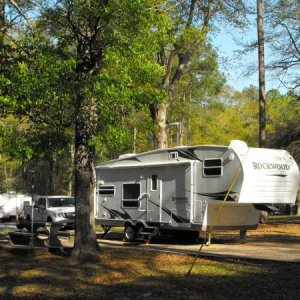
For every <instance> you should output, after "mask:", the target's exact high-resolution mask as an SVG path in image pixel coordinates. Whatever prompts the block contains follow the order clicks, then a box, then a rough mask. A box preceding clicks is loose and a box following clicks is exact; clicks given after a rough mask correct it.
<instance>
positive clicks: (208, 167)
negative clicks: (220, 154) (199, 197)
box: [203, 158, 223, 177]
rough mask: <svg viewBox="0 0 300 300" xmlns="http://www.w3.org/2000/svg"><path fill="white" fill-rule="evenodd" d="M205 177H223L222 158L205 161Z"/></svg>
mask: <svg viewBox="0 0 300 300" xmlns="http://www.w3.org/2000/svg"><path fill="white" fill-rule="evenodd" d="M203 175H204V176H205V177H210V176H222V175H223V164H222V159H221V158H209V159H206V160H204V164H203Z"/></svg>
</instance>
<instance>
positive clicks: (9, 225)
mask: <svg viewBox="0 0 300 300" xmlns="http://www.w3.org/2000/svg"><path fill="white" fill-rule="evenodd" d="M5 229H12V230H15V229H17V227H16V223H0V230H5Z"/></svg>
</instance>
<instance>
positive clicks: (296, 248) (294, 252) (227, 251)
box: [0, 223, 300, 263]
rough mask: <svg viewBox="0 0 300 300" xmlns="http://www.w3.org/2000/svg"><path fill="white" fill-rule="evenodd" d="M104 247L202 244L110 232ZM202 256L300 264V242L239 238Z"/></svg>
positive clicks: (180, 248)
mask: <svg viewBox="0 0 300 300" xmlns="http://www.w3.org/2000/svg"><path fill="white" fill-rule="evenodd" d="M15 228H16V227H15V224H13V223H9V224H0V229H12V230H13V229H15ZM98 242H99V244H100V246H102V247H117V248H124V249H129V248H131V249H148V250H160V251H171V252H181V253H187V254H192V255H195V254H197V253H198V252H199V248H200V246H201V244H188V243H178V242H174V241H171V240H163V239H162V240H159V241H156V242H155V241H154V242H151V243H148V244H146V243H126V242H123V234H122V233H117V232H110V233H108V234H107V236H106V238H105V239H98ZM64 246H67V247H70V246H72V243H70V242H69V241H68V239H65V243H64ZM199 255H200V256H213V257H226V258H243V259H263V260H273V261H283V262H297V263H300V239H299V238H297V237H295V239H289V240H287V241H285V242H282V241H276V240H275V241H267V240H264V239H260V240H257V239H255V238H252V237H248V239H247V243H244V244H241V243H240V240H239V239H232V240H227V241H226V240H218V239H215V240H213V241H212V244H211V245H209V246H206V245H204V246H203V247H202V249H201V252H200V253H199Z"/></svg>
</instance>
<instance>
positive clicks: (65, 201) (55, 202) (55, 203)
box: [48, 197, 75, 207]
mask: <svg viewBox="0 0 300 300" xmlns="http://www.w3.org/2000/svg"><path fill="white" fill-rule="evenodd" d="M62 206H64V207H66V206H75V198H73V197H72V198H48V207H62Z"/></svg>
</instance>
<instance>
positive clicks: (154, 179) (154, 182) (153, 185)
mask: <svg viewBox="0 0 300 300" xmlns="http://www.w3.org/2000/svg"><path fill="white" fill-rule="evenodd" d="M151 191H157V175H152V178H151Z"/></svg>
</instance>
